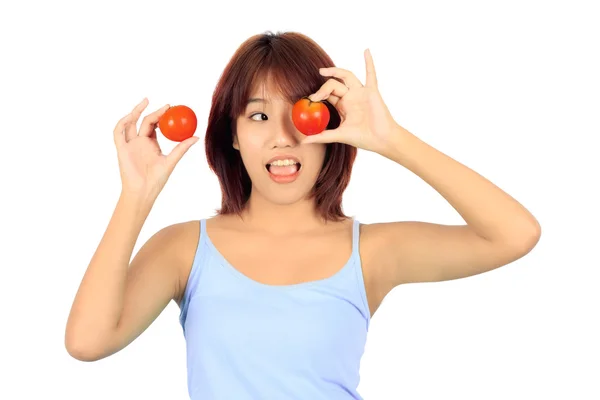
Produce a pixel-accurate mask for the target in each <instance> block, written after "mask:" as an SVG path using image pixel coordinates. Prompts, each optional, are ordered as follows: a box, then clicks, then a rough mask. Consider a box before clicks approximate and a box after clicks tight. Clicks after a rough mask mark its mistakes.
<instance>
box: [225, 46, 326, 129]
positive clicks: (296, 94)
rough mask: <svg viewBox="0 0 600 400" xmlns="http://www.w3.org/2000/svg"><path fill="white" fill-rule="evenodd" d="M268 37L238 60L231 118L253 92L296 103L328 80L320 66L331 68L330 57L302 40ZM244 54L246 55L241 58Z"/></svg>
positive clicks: (237, 112)
mask: <svg viewBox="0 0 600 400" xmlns="http://www.w3.org/2000/svg"><path fill="white" fill-rule="evenodd" d="M277 39H278V38H277V37H273V38H270V41H269V43H268V44H269V45H268V46H264V44H259V46H260V47H259V49H258V51H250V52H248V53H247V54H244V55H242V57H241V59H240V63H239V64H238V65H239V66H240V69H239V71H238V72H239V73H238V74H236V75H237V77H236V81H237V82H236V83H235V85H232V89H233V90H232V93H231V100H232V101H231V108H230V113H231V114H230V117H231V118H232V119H235V118H237V117H238V116H240V115H241V114H242V113H243V112H244V110H245V109H246V106H247V105H248V101H249V99H250V96H251V95H252V93H254V92H261V93H265V92H266V91H267V89H268V90H269V91H270V94H271V95H280V96H281V97H282V98H284V99H285V100H287V101H288V102H290V103H291V104H293V103H295V102H296V101H298V100H299V99H301V98H302V97H304V96H308V95H310V94H312V93H314V92H316V91H317V90H318V89H319V88H320V87H321V85H323V84H324V83H325V82H326V81H327V77H324V76H322V75H321V74H320V73H319V68H323V67H331V66H333V65H334V64H333V62H332V61H331V59H330V58H329V57H328V56H326V55H323V54H322V53H321V52H319V51H317V50H316V48H315V47H313V46H309V45H307V44H306V43H304V42H293V43H290V42H289V41H283V40H277ZM244 56H246V57H244Z"/></svg>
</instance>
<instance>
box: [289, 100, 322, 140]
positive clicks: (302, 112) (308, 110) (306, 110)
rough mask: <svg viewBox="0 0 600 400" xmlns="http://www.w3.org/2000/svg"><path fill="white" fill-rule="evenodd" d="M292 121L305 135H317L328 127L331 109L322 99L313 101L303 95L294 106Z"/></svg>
mask: <svg viewBox="0 0 600 400" xmlns="http://www.w3.org/2000/svg"><path fill="white" fill-rule="evenodd" d="M292 121H293V122H294V125H296V128H297V129H298V130H299V131H300V132H302V133H303V134H304V135H316V134H317V133H321V132H323V131H324V130H325V128H327V124H328V123H329V109H328V108H327V105H326V104H325V103H323V102H322V101H311V100H310V99H309V98H308V97H303V98H301V99H300V100H298V101H297V102H296V104H294V107H293V108H292Z"/></svg>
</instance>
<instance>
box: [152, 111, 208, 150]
mask: <svg viewBox="0 0 600 400" xmlns="http://www.w3.org/2000/svg"><path fill="white" fill-rule="evenodd" d="M197 125H198V119H197V118H196V114H195V113H194V111H193V110H192V109H191V108H189V107H187V106H173V107H171V108H169V109H168V110H167V111H165V113H164V114H163V115H162V116H161V117H160V119H159V121H158V127H159V129H160V131H161V132H162V134H163V135H164V136H165V137H166V138H167V139H169V140H172V141H174V142H182V141H184V140H185V139H188V138H190V137H192V136H194V132H196V126H197Z"/></svg>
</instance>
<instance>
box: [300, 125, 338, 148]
mask: <svg viewBox="0 0 600 400" xmlns="http://www.w3.org/2000/svg"><path fill="white" fill-rule="evenodd" d="M344 139H345V137H344V135H343V132H342V130H341V129H340V128H336V129H327V130H324V131H323V132H321V133H318V134H316V135H310V136H307V137H305V138H304V139H303V140H302V143H303V144H310V143H334V142H337V143H345V142H344Z"/></svg>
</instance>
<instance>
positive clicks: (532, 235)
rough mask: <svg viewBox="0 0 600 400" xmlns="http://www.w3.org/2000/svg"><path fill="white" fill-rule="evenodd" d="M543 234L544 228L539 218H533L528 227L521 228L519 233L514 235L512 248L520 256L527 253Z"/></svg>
mask: <svg viewBox="0 0 600 400" xmlns="http://www.w3.org/2000/svg"><path fill="white" fill-rule="evenodd" d="M541 236H542V228H541V226H540V224H539V222H538V221H537V220H535V219H534V220H533V221H532V222H531V223H530V224H528V226H527V227H526V228H521V229H520V233H519V234H518V235H514V240H513V241H512V248H513V249H514V251H515V252H516V253H517V255H518V257H523V256H525V255H527V254H528V253H529V252H530V251H531V250H533V249H534V248H535V246H537V244H538V242H539V241H540V238H541Z"/></svg>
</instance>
